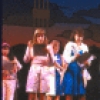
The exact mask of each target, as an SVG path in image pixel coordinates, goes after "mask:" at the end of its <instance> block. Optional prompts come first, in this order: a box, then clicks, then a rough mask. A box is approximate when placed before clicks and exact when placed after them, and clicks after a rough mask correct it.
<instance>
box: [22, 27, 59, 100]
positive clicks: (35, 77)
mask: <svg viewBox="0 0 100 100" xmlns="http://www.w3.org/2000/svg"><path fill="white" fill-rule="evenodd" d="M50 58H51V59H52V63H54V64H56V62H55V61H54V54H53V49H52V45H51V44H50V45H48V41H47V37H46V31H45V30H44V29H42V28H37V29H36V30H35V31H34V36H33V40H32V41H29V42H28V45H27V49H26V52H25V55H24V62H26V63H27V62H29V61H31V66H30V70H29V72H28V77H27V84H26V92H28V94H29V96H28V100H37V93H39V94H40V95H39V100H44V96H45V93H47V92H48V91H49V85H48V83H49V78H48V77H49V73H50V71H49V67H48V66H49V62H50ZM56 66H57V67H59V68H60V66H59V65H57V64H56Z"/></svg>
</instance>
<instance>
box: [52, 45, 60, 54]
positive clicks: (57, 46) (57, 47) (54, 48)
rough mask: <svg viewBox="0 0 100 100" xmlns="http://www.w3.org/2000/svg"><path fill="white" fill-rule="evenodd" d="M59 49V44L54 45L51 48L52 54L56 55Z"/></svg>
mask: <svg viewBox="0 0 100 100" xmlns="http://www.w3.org/2000/svg"><path fill="white" fill-rule="evenodd" d="M59 49H60V44H59V43H56V44H54V46H53V50H54V54H56V53H58V52H59Z"/></svg>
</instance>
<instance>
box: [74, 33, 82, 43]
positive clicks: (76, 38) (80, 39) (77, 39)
mask: <svg viewBox="0 0 100 100" xmlns="http://www.w3.org/2000/svg"><path fill="white" fill-rule="evenodd" d="M74 39H75V41H76V42H82V40H83V37H82V36H79V35H78V34H75V36H74Z"/></svg>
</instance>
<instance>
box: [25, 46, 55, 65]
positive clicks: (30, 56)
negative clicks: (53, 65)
mask: <svg viewBox="0 0 100 100" xmlns="http://www.w3.org/2000/svg"><path fill="white" fill-rule="evenodd" d="M47 50H48V51H49V52H50V55H51V58H52V61H53V62H54V53H53V49H52V46H51V45H48V46H47ZM23 60H24V62H25V63H28V62H29V61H30V60H31V64H33V63H34V64H42V63H43V61H48V60H49V54H47V55H46V56H34V51H33V47H28V46H27V48H26V52H25V55H24V58H23Z"/></svg>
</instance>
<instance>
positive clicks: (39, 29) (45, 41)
mask: <svg viewBox="0 0 100 100" xmlns="http://www.w3.org/2000/svg"><path fill="white" fill-rule="evenodd" d="M37 34H43V35H44V36H45V37H44V44H46V45H47V43H48V39H47V36H46V31H45V29H43V28H37V29H35V31H34V34H33V40H31V41H30V43H31V44H32V45H34V44H38V43H37Z"/></svg>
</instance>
